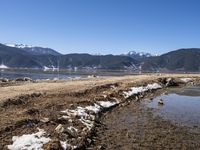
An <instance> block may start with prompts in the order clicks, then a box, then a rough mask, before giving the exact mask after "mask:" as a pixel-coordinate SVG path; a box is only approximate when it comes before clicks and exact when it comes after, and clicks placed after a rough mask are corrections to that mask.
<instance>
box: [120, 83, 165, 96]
mask: <svg viewBox="0 0 200 150" xmlns="http://www.w3.org/2000/svg"><path fill="white" fill-rule="evenodd" d="M160 88H162V86H161V85H159V84H158V83H153V84H148V85H147V86H140V87H132V88H131V90H130V91H128V92H124V97H125V98H128V97H130V96H132V95H136V94H139V93H142V92H146V91H148V90H156V89H160Z"/></svg>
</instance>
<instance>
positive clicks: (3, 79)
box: [0, 78, 9, 82]
mask: <svg viewBox="0 0 200 150" xmlns="http://www.w3.org/2000/svg"><path fill="white" fill-rule="evenodd" d="M0 81H1V82H9V79H7V78H1V79H0Z"/></svg>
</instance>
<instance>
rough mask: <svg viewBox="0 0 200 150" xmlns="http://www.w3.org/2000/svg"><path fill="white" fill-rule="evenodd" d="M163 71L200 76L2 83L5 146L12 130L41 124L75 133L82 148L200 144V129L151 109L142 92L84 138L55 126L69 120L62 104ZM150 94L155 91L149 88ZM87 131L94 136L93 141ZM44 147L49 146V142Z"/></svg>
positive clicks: (0, 123)
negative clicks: (164, 117) (64, 117)
mask: <svg viewBox="0 0 200 150" xmlns="http://www.w3.org/2000/svg"><path fill="white" fill-rule="evenodd" d="M164 77H174V78H178V77H195V78H198V77H199V75H182V74H181V75H168V74H149V75H138V76H124V77H104V78H92V79H84V80H68V81H37V82H17V83H12V84H9V83H7V84H6V85H5V84H3V86H1V87H0V149H7V145H9V144H12V137H13V136H20V135H23V134H30V133H34V132H36V131H37V128H38V127H39V128H42V129H45V131H46V132H47V133H48V136H49V137H51V138H52V139H53V140H55V141H56V140H58V139H59V140H60V139H64V138H68V139H69V138H70V139H72V140H71V141H70V142H71V143H72V144H74V145H81V146H80V147H79V149H164V148H165V149H198V148H200V144H199V142H198V141H199V140H200V130H199V129H195V130H191V129H189V128H187V127H181V126H178V125H176V124H173V123H171V122H170V121H166V120H164V119H162V118H159V117H155V116H154V115H153V110H152V109H147V108H146V107H145V106H143V105H141V103H140V100H141V99H142V98H140V99H139V100H138V99H137V100H135V98H134V99H133V100H130V101H131V102H130V103H128V102H125V103H123V105H120V106H121V107H120V106H116V107H114V108H112V109H110V110H108V112H104V113H103V114H102V116H101V117H100V118H99V120H98V121H97V122H96V124H95V128H94V129H93V130H92V131H91V132H90V133H89V135H88V134H83V136H82V138H76V135H67V137H61V135H60V134H58V133H57V132H56V131H55V128H56V127H57V126H58V125H59V124H63V125H65V126H67V123H63V120H60V119H58V118H59V116H60V111H62V110H65V109H68V108H74V107H77V106H85V105H88V104H91V103H92V102H93V101H96V100H98V99H104V100H105V99H110V98H109V97H114V98H118V99H120V98H121V96H120V95H117V94H118V93H120V91H123V90H127V89H129V88H130V87H133V86H142V85H146V84H147V83H154V82H158V78H164ZM113 87H114V88H113ZM158 92H163V91H162V90H160V91H158ZM155 94H156V93H155ZM157 94H158V93H157ZM105 95H107V97H108V98H105ZM146 96H147V97H152V96H153V95H152V93H148V94H147V95H146ZM141 97H142V96H141ZM127 114H129V115H127ZM74 124H78V123H77V122H75V123H74ZM74 124H73V125H74ZM77 126H79V124H78V125H77ZM80 129H83V127H80ZM80 134H81V135H82V132H81V133H80ZM87 137H90V140H89V142H88V138H87ZM77 139H78V140H77ZM85 139H87V140H86V141H87V142H86V141H85ZM44 149H50V147H49V146H48V144H47V146H44ZM57 149H58V148H57Z"/></svg>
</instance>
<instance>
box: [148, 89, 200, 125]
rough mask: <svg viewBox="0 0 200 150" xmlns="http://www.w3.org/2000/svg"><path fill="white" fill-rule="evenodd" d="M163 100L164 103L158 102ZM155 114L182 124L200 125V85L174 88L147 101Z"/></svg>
mask: <svg viewBox="0 0 200 150" xmlns="http://www.w3.org/2000/svg"><path fill="white" fill-rule="evenodd" d="M161 99H162V100H163V103H164V104H163V105H160V104H159V103H158V101H159V100H161ZM145 103H146V104H147V106H148V107H150V108H154V109H155V114H156V115H159V116H162V117H163V118H166V119H170V120H171V121H174V122H176V123H178V124H181V125H187V126H188V125H189V126H198V127H200V86H193V87H187V88H181V89H178V90H177V89H174V90H172V91H170V92H169V93H166V94H163V95H160V96H158V97H155V98H154V99H153V100H147V101H146V102H145Z"/></svg>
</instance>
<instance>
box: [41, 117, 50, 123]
mask: <svg viewBox="0 0 200 150" xmlns="http://www.w3.org/2000/svg"><path fill="white" fill-rule="evenodd" d="M40 121H41V122H43V123H47V122H49V118H42V119H40Z"/></svg>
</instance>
